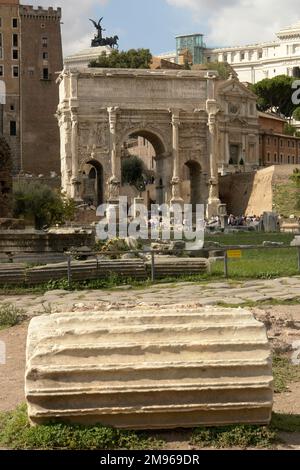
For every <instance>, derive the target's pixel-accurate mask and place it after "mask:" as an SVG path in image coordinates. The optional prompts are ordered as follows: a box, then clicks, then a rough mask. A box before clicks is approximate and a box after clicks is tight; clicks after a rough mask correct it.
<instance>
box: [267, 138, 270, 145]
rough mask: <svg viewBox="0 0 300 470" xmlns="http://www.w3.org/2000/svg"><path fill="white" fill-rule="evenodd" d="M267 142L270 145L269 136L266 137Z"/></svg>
mask: <svg viewBox="0 0 300 470" xmlns="http://www.w3.org/2000/svg"><path fill="white" fill-rule="evenodd" d="M267 144H268V145H270V137H268V139H267Z"/></svg>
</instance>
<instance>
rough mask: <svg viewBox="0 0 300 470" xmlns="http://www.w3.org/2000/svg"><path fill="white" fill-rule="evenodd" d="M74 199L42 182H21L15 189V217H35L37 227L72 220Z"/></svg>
mask: <svg viewBox="0 0 300 470" xmlns="http://www.w3.org/2000/svg"><path fill="white" fill-rule="evenodd" d="M74 213H75V203H74V201H72V200H70V199H68V198H66V197H64V196H63V195H61V194H60V193H57V192H55V191H53V190H52V189H51V188H49V187H48V186H47V185H45V184H41V183H19V184H18V185H17V186H16V187H15V190H14V214H15V217H21V216H22V217H24V218H33V219H34V222H35V227H36V228H37V229H41V228H43V226H49V225H52V224H61V223H63V222H64V221H65V220H70V219H72V217H73V216H74Z"/></svg>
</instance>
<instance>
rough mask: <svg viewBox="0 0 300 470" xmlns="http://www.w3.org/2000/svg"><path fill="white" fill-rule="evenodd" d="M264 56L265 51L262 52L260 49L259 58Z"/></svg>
mask: <svg viewBox="0 0 300 470" xmlns="http://www.w3.org/2000/svg"><path fill="white" fill-rule="evenodd" d="M262 57H263V53H262V51H260V52H259V53H258V58H259V59H262Z"/></svg>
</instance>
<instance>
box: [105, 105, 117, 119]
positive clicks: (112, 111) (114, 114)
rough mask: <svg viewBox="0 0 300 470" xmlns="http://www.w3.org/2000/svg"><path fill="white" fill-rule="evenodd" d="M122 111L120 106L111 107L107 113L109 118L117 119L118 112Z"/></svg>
mask: <svg viewBox="0 0 300 470" xmlns="http://www.w3.org/2000/svg"><path fill="white" fill-rule="evenodd" d="M119 111H120V108H119V107H118V106H109V107H108V108H107V112H108V114H109V117H112V118H113V117H117V114H118V112H119Z"/></svg>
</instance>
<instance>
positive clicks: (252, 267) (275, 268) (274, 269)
mask: <svg viewBox="0 0 300 470" xmlns="http://www.w3.org/2000/svg"><path fill="white" fill-rule="evenodd" d="M293 239H294V235H293V234H282V233H271V234H266V233H251V232H250V233H233V234H219V235H209V236H206V238H205V241H206V242H207V241H214V242H218V243H220V244H221V245H225V246H230V245H232V246H233V245H262V244H263V242H264V241H271V242H278V243H284V244H285V245H290V243H291V241H292V240H293ZM228 266H229V278H230V279H243V278H245V279H271V278H275V277H281V276H296V275H299V274H300V273H299V270H298V254H297V249H295V248H286V249H282V248H280V249H276V248H275V249H272V250H271V249H266V250H248V251H246V250H245V251H243V252H242V258H241V259H230V260H228ZM212 274H213V276H217V277H218V276H222V275H223V274H224V263H223V262H222V261H218V262H216V263H215V264H214V265H213V266H212Z"/></svg>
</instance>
